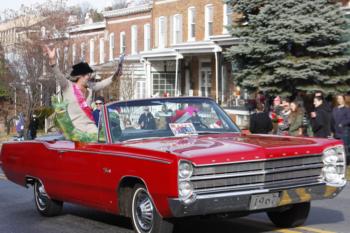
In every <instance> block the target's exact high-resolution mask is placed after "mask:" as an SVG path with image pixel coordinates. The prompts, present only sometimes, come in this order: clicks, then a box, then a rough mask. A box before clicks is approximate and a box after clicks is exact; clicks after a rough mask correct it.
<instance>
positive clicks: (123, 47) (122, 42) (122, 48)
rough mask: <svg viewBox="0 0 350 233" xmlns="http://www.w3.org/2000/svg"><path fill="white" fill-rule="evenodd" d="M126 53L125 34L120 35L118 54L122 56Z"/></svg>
mask: <svg viewBox="0 0 350 233" xmlns="http://www.w3.org/2000/svg"><path fill="white" fill-rule="evenodd" d="M125 52H126V37H125V32H121V33H120V53H121V54H123V53H125Z"/></svg>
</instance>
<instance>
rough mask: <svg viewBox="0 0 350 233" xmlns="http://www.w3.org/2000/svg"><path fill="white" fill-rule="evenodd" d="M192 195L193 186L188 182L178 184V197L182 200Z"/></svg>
mask: <svg viewBox="0 0 350 233" xmlns="http://www.w3.org/2000/svg"><path fill="white" fill-rule="evenodd" d="M192 194H193V185H192V184H191V183H190V182H189V181H182V182H180V183H179V195H180V197H181V198H182V199H187V198H189V197H191V196H192Z"/></svg>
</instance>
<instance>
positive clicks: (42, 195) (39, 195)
mask: <svg viewBox="0 0 350 233" xmlns="http://www.w3.org/2000/svg"><path fill="white" fill-rule="evenodd" d="M35 191H36V192H35V197H36V201H37V204H38V207H39V209H40V210H44V209H45V208H46V206H47V201H48V196H47V194H46V191H45V188H44V185H43V184H42V183H41V182H38V183H36V187H35Z"/></svg>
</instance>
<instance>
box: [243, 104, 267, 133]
mask: <svg viewBox="0 0 350 233" xmlns="http://www.w3.org/2000/svg"><path fill="white" fill-rule="evenodd" d="M271 130H272V121H271V118H270V117H269V115H268V113H267V112H264V105H263V104H261V103H258V104H257V105H256V113H254V114H253V115H251V116H250V125H249V131H250V132H251V133H254V134H255V133H257V134H268V133H269V132H270V131H271Z"/></svg>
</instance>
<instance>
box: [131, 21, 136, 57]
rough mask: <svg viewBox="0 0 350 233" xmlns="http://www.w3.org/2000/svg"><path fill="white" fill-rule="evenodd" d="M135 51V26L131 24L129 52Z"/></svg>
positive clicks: (134, 52)
mask: <svg viewBox="0 0 350 233" xmlns="http://www.w3.org/2000/svg"><path fill="white" fill-rule="evenodd" d="M136 53H137V26H136V25H132V26H131V54H136Z"/></svg>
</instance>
